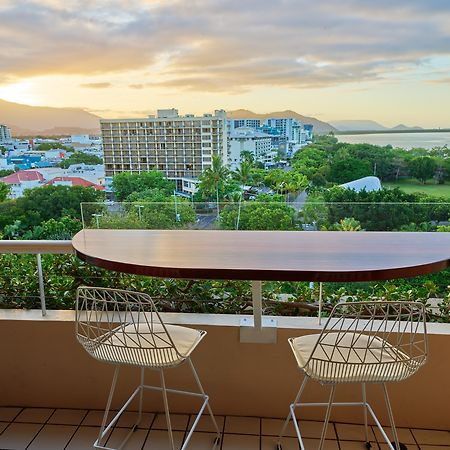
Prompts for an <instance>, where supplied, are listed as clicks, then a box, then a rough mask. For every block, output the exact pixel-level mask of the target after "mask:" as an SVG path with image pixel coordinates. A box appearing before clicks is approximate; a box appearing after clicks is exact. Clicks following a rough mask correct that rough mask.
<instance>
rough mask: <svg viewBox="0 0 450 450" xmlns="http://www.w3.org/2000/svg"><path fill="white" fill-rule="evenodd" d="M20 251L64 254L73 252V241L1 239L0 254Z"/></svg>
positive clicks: (30, 253)
mask: <svg viewBox="0 0 450 450" xmlns="http://www.w3.org/2000/svg"><path fill="white" fill-rule="evenodd" d="M2 253H18V254H28V255H38V254H41V253H43V254H48V255H64V254H67V253H73V247H72V241H51V240H42V241H39V240H17V241H15V240H12V241H0V254H2Z"/></svg>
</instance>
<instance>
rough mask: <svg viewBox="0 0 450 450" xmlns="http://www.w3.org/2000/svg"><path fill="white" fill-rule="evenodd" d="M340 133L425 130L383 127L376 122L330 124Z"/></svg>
mask: <svg viewBox="0 0 450 450" xmlns="http://www.w3.org/2000/svg"><path fill="white" fill-rule="evenodd" d="M330 123H331V125H333V126H334V127H336V128H337V129H338V130H339V131H389V130H392V131H407V130H423V128H421V127H409V126H407V125H403V124H402V123H401V124H400V125H397V126H396V127H393V128H389V127H385V126H384V125H381V123H378V122H375V121H374V120H334V121H332V122H330Z"/></svg>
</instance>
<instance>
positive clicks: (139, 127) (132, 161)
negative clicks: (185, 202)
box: [100, 109, 228, 191]
mask: <svg viewBox="0 0 450 450" xmlns="http://www.w3.org/2000/svg"><path fill="white" fill-rule="evenodd" d="M100 126H101V132H102V140H103V156H104V163H105V176H106V182H108V179H110V178H111V177H113V176H114V175H116V174H118V173H120V172H133V173H141V172H147V171H149V170H154V169H156V170H160V171H161V172H163V173H164V174H165V176H166V177H167V178H168V179H171V180H175V181H176V182H177V189H178V190H180V191H181V190H183V180H185V179H195V178H197V177H199V176H200V175H201V174H202V172H203V171H204V170H205V169H207V168H208V167H210V166H211V161H212V156H213V155H216V154H217V155H220V156H221V157H222V158H223V160H224V162H225V163H226V162H227V160H228V151H227V133H226V113H225V111H223V110H216V111H215V113H214V114H204V115H203V116H202V117H195V116H193V115H185V116H180V115H178V110H176V109H162V110H158V111H157V115H156V117H154V116H149V117H148V118H144V119H112V120H111V119H102V120H100Z"/></svg>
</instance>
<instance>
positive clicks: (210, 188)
mask: <svg viewBox="0 0 450 450" xmlns="http://www.w3.org/2000/svg"><path fill="white" fill-rule="evenodd" d="M229 175H230V171H229V170H228V168H227V167H226V166H225V165H224V164H223V162H222V158H221V157H220V156H219V155H213V157H212V164H211V167H209V168H208V169H206V170H205V171H204V172H203V174H202V176H201V181H200V190H202V191H203V192H204V193H205V194H209V195H213V194H214V193H215V194H216V202H217V220H220V207H219V190H222V191H223V187H224V184H225V181H226V180H227V178H228V176H229Z"/></svg>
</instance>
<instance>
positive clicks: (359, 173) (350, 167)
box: [330, 157, 373, 184]
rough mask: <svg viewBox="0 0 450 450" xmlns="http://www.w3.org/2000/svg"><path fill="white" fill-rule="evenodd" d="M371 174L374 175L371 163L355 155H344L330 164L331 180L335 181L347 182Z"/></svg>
mask: <svg viewBox="0 0 450 450" xmlns="http://www.w3.org/2000/svg"><path fill="white" fill-rule="evenodd" d="M370 175H373V169H372V167H371V165H370V163H369V162H368V161H364V160H360V159H357V158H354V157H349V158H344V157H343V158H342V159H337V160H334V161H333V162H332V163H331V165H330V180H331V181H334V182H335V183H339V184H342V183H347V182H349V181H353V180H357V179H359V178H363V177H367V176H370Z"/></svg>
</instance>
